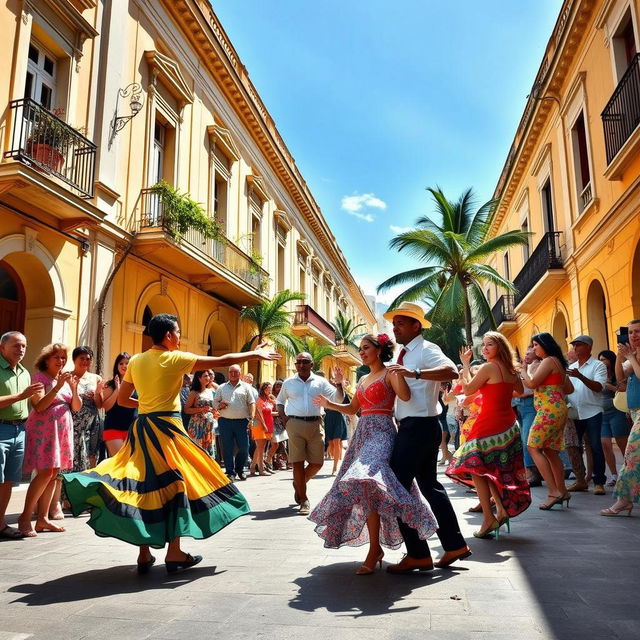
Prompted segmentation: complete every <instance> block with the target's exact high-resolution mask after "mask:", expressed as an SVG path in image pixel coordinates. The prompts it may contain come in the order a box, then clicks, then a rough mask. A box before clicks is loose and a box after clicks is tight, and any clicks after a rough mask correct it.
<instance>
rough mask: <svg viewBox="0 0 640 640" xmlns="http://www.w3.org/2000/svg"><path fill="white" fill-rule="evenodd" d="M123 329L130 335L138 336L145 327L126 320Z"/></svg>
mask: <svg viewBox="0 0 640 640" xmlns="http://www.w3.org/2000/svg"><path fill="white" fill-rule="evenodd" d="M125 327H126V329H127V331H130V332H131V333H137V334H138V335H142V334H143V333H144V330H145V326H144V325H143V324H138V323H137V322H132V321H131V320H128V321H127V322H126V323H125Z"/></svg>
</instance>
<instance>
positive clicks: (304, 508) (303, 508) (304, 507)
mask: <svg viewBox="0 0 640 640" xmlns="http://www.w3.org/2000/svg"><path fill="white" fill-rule="evenodd" d="M310 511H311V505H310V504H309V501H308V500H305V501H304V502H302V503H301V504H300V509H298V515H301V516H308V515H309V512H310Z"/></svg>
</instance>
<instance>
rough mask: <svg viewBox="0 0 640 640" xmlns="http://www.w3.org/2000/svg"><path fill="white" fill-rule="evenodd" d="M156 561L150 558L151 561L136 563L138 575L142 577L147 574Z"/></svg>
mask: <svg viewBox="0 0 640 640" xmlns="http://www.w3.org/2000/svg"><path fill="white" fill-rule="evenodd" d="M155 561H156V559H155V558H154V557H153V556H151V560H147V561H146V562H138V573H139V574H140V575H141V576H142V575H144V574H145V573H149V569H151V567H153V565H154V564H155Z"/></svg>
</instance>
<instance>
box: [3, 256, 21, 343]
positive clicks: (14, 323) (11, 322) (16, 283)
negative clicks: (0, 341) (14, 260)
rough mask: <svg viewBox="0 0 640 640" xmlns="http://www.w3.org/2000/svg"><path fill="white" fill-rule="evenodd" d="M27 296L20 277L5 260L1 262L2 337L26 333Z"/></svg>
mask: <svg viewBox="0 0 640 640" xmlns="http://www.w3.org/2000/svg"><path fill="white" fill-rule="evenodd" d="M25 303H26V296H25V293H24V287H23V286H22V281H21V280H20V277H19V276H18V274H17V273H16V272H15V270H14V269H13V268H12V267H11V265H9V264H8V263H7V262H5V261H4V260H0V335H2V334H3V333H6V332H7V331H20V332H22V333H24V310H25Z"/></svg>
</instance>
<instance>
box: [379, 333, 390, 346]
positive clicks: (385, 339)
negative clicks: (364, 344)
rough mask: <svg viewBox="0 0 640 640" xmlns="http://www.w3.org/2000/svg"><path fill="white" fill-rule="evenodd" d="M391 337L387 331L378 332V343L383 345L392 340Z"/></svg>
mask: <svg viewBox="0 0 640 640" xmlns="http://www.w3.org/2000/svg"><path fill="white" fill-rule="evenodd" d="M390 341H391V338H390V337H389V336H388V335H387V334H386V333H379V334H378V344H379V345H380V346H381V347H382V346H383V345H385V344H387V342H390Z"/></svg>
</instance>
